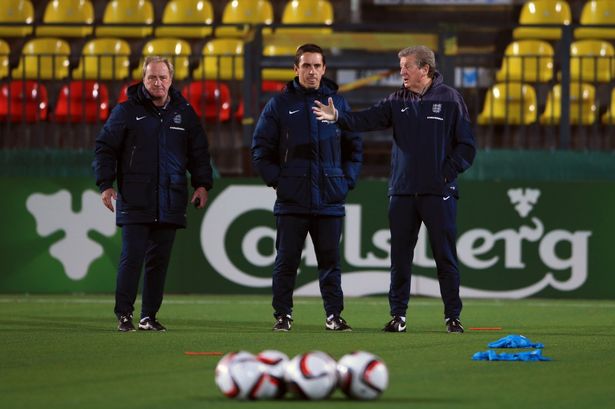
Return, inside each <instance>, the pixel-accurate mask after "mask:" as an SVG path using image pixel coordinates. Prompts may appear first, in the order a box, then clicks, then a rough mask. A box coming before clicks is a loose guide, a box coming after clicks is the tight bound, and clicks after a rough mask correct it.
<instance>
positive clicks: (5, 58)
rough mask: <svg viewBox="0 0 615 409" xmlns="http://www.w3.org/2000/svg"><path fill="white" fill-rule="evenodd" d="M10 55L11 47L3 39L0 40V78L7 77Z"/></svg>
mask: <svg viewBox="0 0 615 409" xmlns="http://www.w3.org/2000/svg"><path fill="white" fill-rule="evenodd" d="M10 55H11V48H10V47H9V45H8V43H7V42H6V41H4V40H0V78H4V77H7V76H8V75H9V56H10Z"/></svg>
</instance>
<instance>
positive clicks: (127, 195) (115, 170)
mask: <svg viewBox="0 0 615 409" xmlns="http://www.w3.org/2000/svg"><path fill="white" fill-rule="evenodd" d="M172 82H173V64H171V62H170V61H169V60H167V59H166V58H162V57H157V56H150V57H147V58H146V59H145V62H144V64H143V81H142V82H140V83H138V84H135V85H132V86H131V87H129V88H128V101H126V102H123V103H121V104H119V105H118V106H116V107H115V108H114V109H113V111H112V112H111V115H110V116H109V119H108V120H107V122H106V123H105V125H104V127H103V129H102V130H101V131H100V133H99V135H98V137H97V138H96V160H95V162H94V170H95V173H96V184H97V185H98V187H99V189H100V192H101V199H102V202H103V204H104V205H105V206H106V207H107V208H108V209H109V210H111V211H112V212H113V211H115V209H114V207H113V202H112V199H113V200H116V201H117V202H116V206H117V213H116V223H117V225H118V226H121V227H122V254H121V257H120V263H119V268H118V272H117V285H116V291H115V308H114V311H115V314H116V316H117V319H118V330H119V331H122V332H128V331H135V327H134V325H133V323H132V313H133V310H134V303H135V299H136V296H137V291H138V288H139V279H140V275H141V269H142V268H143V265H144V264H145V270H144V279H143V300H142V306H141V319H140V321H139V329H141V330H152V331H165V330H166V328H165V327H164V326H163V325H162V324H160V322H159V321H158V320H157V318H156V314H157V313H158V310H159V309H160V306H161V305H162V297H163V291H164V282H165V278H166V273H167V267H168V264H169V260H170V257H171V249H172V247H173V242H174V240H175V232H176V230H177V229H178V228H183V227H186V206H187V204H188V180H187V176H186V171H189V172H190V177H191V182H192V187H193V188H194V189H195V190H194V193H193V194H192V198H191V200H190V201H191V202H192V203H194V204H195V205H196V206H197V207H198V208H200V209H202V208H203V207H205V203H206V202H207V196H208V193H207V191H208V190H209V189H211V187H212V169H211V164H210V157H209V149H208V144H207V138H206V136H205V132H204V131H203V128H202V126H201V123H200V121H199V119H198V117H197V115H196V113H195V112H194V109H193V108H192V107H191V106H190V105H189V104H188V102H187V101H186V100H185V99H184V98H183V97H182V95H181V94H180V93H179V91H177V90H176V89H175V88H173V86H172ZM114 182H117V189H118V190H117V193H116V191H115V189H114V188H113V184H114Z"/></svg>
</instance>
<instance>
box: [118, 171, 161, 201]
mask: <svg viewBox="0 0 615 409" xmlns="http://www.w3.org/2000/svg"><path fill="white" fill-rule="evenodd" d="M120 194H121V198H122V202H123V205H124V206H123V207H124V208H133V209H144V208H146V207H148V206H149V205H150V203H151V196H152V194H153V189H152V180H151V177H150V176H149V175H139V174H127V175H124V177H123V178H122V186H121V187H120Z"/></svg>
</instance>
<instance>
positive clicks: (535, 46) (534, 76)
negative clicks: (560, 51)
mask: <svg viewBox="0 0 615 409" xmlns="http://www.w3.org/2000/svg"><path fill="white" fill-rule="evenodd" d="M552 78H553V47H551V44H549V43H547V42H546V41H541V40H520V41H513V42H512V43H510V44H509V45H508V46H507V47H506V51H505V52H504V59H503V60H502V67H501V68H500V70H499V71H498V72H497V74H496V79H497V81H499V82H503V81H507V82H508V81H521V82H547V81H550V80H551V79H552Z"/></svg>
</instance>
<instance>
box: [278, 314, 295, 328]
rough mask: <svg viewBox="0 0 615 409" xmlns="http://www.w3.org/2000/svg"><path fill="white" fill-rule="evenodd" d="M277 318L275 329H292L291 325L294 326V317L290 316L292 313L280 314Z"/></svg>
mask: <svg viewBox="0 0 615 409" xmlns="http://www.w3.org/2000/svg"><path fill="white" fill-rule="evenodd" d="M276 319H277V321H276V323H275V325H274V326H273V330H274V331H283V332H288V331H290V329H291V327H292V326H293V319H292V318H291V317H290V315H288V314H286V315H278V316H277V317H276Z"/></svg>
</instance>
